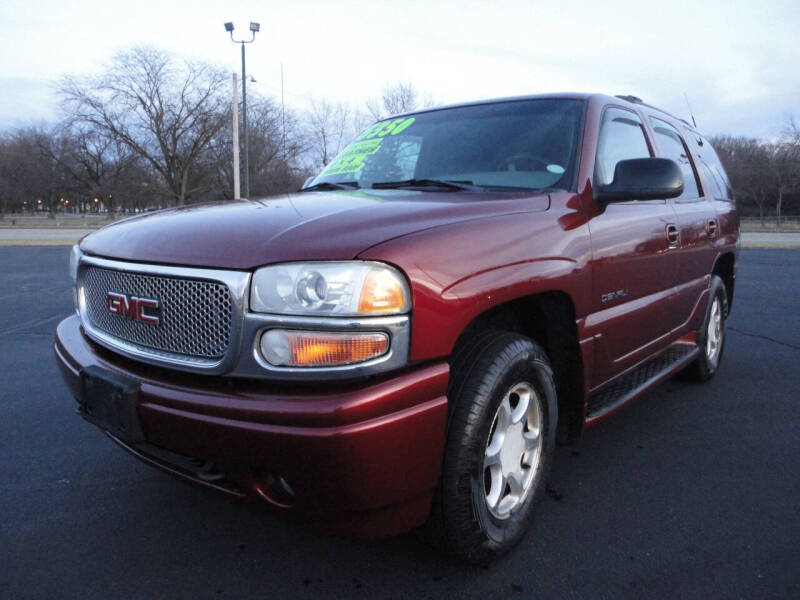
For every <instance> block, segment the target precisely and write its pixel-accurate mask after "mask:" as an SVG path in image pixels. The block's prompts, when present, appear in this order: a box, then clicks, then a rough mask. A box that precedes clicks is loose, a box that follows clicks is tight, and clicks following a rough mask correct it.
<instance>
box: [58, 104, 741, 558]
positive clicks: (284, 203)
mask: <svg viewBox="0 0 800 600" xmlns="http://www.w3.org/2000/svg"><path fill="white" fill-rule="evenodd" d="M738 246H739V234H738V219H737V215H736V211H735V208H734V204H733V202H732V198H731V190H730V186H729V182H728V178H727V176H726V174H725V172H724V170H723V168H722V166H721V164H720V161H719V159H718V157H717V155H716V153H715V152H714V149H713V148H712V147H711V144H709V142H708V140H707V139H705V138H704V137H703V136H702V135H701V134H700V133H698V132H697V131H696V130H695V128H693V127H692V126H690V125H689V124H687V123H686V122H684V121H681V120H679V119H676V118H674V117H672V116H670V115H669V114H667V113H665V112H663V111H660V110H658V109H655V108H653V107H651V106H648V105H646V104H644V103H642V102H641V101H640V100H639V99H637V98H634V97H630V96H628V97H608V96H602V95H582V94H569V95H551V96H531V97H522V98H512V99H503V100H492V101H486V102H476V103H470V104H463V105H457V106H451V107H446V108H439V109H432V110H424V111H420V112H415V113H409V114H405V115H400V116H397V117H394V118H391V119H388V120H385V121H381V122H379V123H376V124H375V125H373V126H372V127H370V128H369V129H367V130H366V131H365V132H364V133H362V134H361V136H359V137H358V139H356V141H354V142H353V143H352V144H351V145H350V146H348V147H347V148H346V149H345V150H344V151H343V152H342V154H341V155H339V156H338V157H337V158H336V159H335V160H334V161H333V162H332V163H331V164H329V165H328V166H327V168H326V169H325V170H324V171H323V172H322V173H321V174H320V175H319V176H318V177H316V178H315V179H313V180H312V181H310V182H307V185H306V186H305V187H304V188H303V189H302V190H301V191H300V192H298V193H296V194H290V195H282V196H276V197H272V198H265V199H258V200H249V201H241V202H232V203H224V204H214V205H201V206H188V207H185V208H178V209H175V210H167V211H162V212H157V213H152V214H149V215H146V216H138V217H133V218H131V219H127V220H125V221H122V222H119V223H115V224H113V225H110V226H108V227H105V228H103V229H101V230H99V231H97V232H95V233H92V234H90V235H88V236H86V237H85V238H84V239H83V240H82V241H81V243H80V244H79V245H78V246H76V247H75V248H74V249H73V252H72V258H71V271H72V277H73V279H74V281H75V301H76V312H77V314H75V315H73V316H71V317H68V318H67V319H65V320H64V321H63V322H62V323H61V324H60V325H59V327H58V331H57V333H56V340H55V353H56V356H57V360H58V364H59V366H60V367H61V371H62V372H63V375H64V378H65V380H66V382H67V384H68V386H69V387H70V389H71V390H72V392H73V394H74V395H75V397H76V399H77V401H78V404H79V408H80V414H81V415H82V416H83V417H84V418H86V419H87V420H88V421H90V422H92V423H94V424H95V425H98V426H99V427H101V428H102V429H103V430H104V431H106V432H107V434H108V436H109V437H110V438H111V439H112V440H113V441H114V442H116V443H117V444H119V445H120V446H122V447H123V448H125V449H127V450H128V451H129V452H131V453H132V454H134V455H135V456H137V457H138V458H140V459H142V460H144V461H145V462H147V463H150V464H152V465H154V466H157V467H159V468H161V469H163V470H165V471H168V472H170V473H173V474H175V475H178V476H180V477H182V478H184V479H188V480H192V481H195V482H197V483H200V484H202V485H205V486H208V487H211V488H215V489H217V490H220V491H223V492H226V493H228V494H233V495H237V496H254V497H257V498H260V499H262V500H263V501H265V502H266V503H268V504H270V505H272V506H273V507H275V508H276V509H277V510H280V511H284V512H286V513H287V514H294V515H297V516H299V517H301V518H302V519H303V520H304V521H306V522H311V523H313V524H314V525H315V526H316V527H319V528H321V529H324V530H326V531H330V532H336V533H346V534H351V535H360V536H367V537H374V536H383V535H390V534H396V533H398V532H402V531H407V530H410V529H412V528H416V527H419V526H420V525H423V524H426V529H427V531H428V532H429V533H430V534H431V536H432V538H433V539H435V540H437V541H438V542H439V543H440V544H441V545H442V546H443V547H444V548H445V549H447V550H449V551H451V552H453V553H455V554H456V555H457V556H459V557H460V558H462V559H464V560H468V561H473V562H477V561H485V560H488V559H490V558H491V557H493V556H494V555H497V554H499V553H502V552H504V551H506V550H508V549H509V548H511V547H512V546H513V545H514V544H515V543H516V542H517V541H518V540H519V539H520V538H521V536H522V535H523V533H524V532H525V530H526V528H527V527H528V524H529V522H530V520H531V518H532V516H533V513H534V505H535V504H536V501H537V499H538V498H539V497H540V496H541V495H542V493H543V491H544V489H545V480H546V478H547V475H548V470H549V468H550V464H551V462H552V459H553V449H554V445H555V441H556V439H557V438H560V439H563V440H568V439H572V438H575V437H577V436H579V435H580V433H581V431H582V430H583V428H584V427H586V426H588V425H591V424H593V423H596V422H598V421H600V420H601V419H603V418H605V417H606V416H608V415H610V414H611V413H613V412H614V411H615V410H617V409H618V408H619V407H621V406H622V405H624V404H625V403H626V402H628V401H630V400H631V399H633V398H635V397H636V396H638V395H640V394H641V393H642V392H644V391H645V390H647V389H649V388H650V387H652V386H653V385H655V384H657V383H658V382H660V381H662V380H664V379H666V378H667V377H669V376H671V375H673V374H674V373H678V372H682V373H683V374H685V375H686V376H687V377H689V378H691V379H694V380H697V381H705V380H707V379H709V378H711V377H712V376H713V375H714V373H715V372H716V370H717V368H718V366H719V362H720V359H721V357H722V351H723V347H724V343H725V319H726V317H727V316H728V313H729V311H730V307H731V302H732V300H733V290H734V280H735V277H736V266H737V253H738Z"/></svg>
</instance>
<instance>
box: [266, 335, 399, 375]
mask: <svg viewBox="0 0 800 600" xmlns="http://www.w3.org/2000/svg"><path fill="white" fill-rule="evenodd" d="M260 345H261V354H262V356H263V357H264V359H265V360H266V361H267V362H268V363H270V364H271V365H275V366H276V367H335V366H337V365H350V364H354V363H360V362H364V361H367V360H370V359H373V358H377V357H379V356H382V355H384V354H386V352H388V350H389V336H388V335H387V334H385V333H379V332H374V333H332V332H326V331H292V330H286V329H270V330H269V331H267V332H266V333H264V335H262V336H261V344H260Z"/></svg>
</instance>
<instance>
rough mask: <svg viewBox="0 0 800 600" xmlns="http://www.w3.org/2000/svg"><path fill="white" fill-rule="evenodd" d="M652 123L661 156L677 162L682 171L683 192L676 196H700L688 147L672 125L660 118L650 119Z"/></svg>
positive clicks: (689, 197) (690, 197)
mask: <svg viewBox="0 0 800 600" xmlns="http://www.w3.org/2000/svg"><path fill="white" fill-rule="evenodd" d="M650 122H651V123H652V124H653V130H654V131H655V134H656V137H655V142H656V146H658V150H659V152H660V153H661V156H662V157H664V158H669V159H671V160H674V161H675V162H676V163H678V166H679V167H680V168H681V173H683V193H682V194H681V195H680V196H679V197H678V198H679V199H681V198H688V199H692V198H697V197H698V196H700V193H699V192H698V188H697V175H696V173H695V172H694V166H693V165H692V161H691V159H690V158H689V149H688V148H687V147H686V144H685V143H684V141H683V138H682V137H681V136H680V134H679V133H678V130H677V129H675V128H674V127H673V126H672V125H670V124H669V123H667V122H666V121H662V120H661V119H652V118H651V119H650Z"/></svg>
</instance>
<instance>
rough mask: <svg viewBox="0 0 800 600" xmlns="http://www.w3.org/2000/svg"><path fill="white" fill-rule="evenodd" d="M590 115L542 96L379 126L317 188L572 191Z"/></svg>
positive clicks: (577, 104)
mask: <svg viewBox="0 0 800 600" xmlns="http://www.w3.org/2000/svg"><path fill="white" fill-rule="evenodd" d="M583 110H584V103H583V101H581V100H569V99H536V100H520V101H508V102H499V103H496V104H481V105H476V106H464V107H460V108H450V109H444V110H434V111H430V112H424V113H419V114H415V115H411V116H408V117H399V118H395V119H388V120H385V121H379V122H378V123H376V124H375V125H373V126H372V127H369V128H368V129H367V130H366V131H364V132H363V133H362V134H361V135H360V136H358V138H356V140H355V141H354V142H353V143H352V144H350V145H349V146H347V148H345V149H344V150H343V151H342V152H341V154H339V155H338V156H337V157H336V158H335V159H334V160H333V161H332V162H331V163H330V164H329V165H328V166H327V167H326V168H325V170H324V171H323V172H322V173H321V174H320V175H319V176H318V177H316V178H315V179H314V180H313V181H312V182H310V184H309V187H310V186H320V188H327V189H336V187H339V188H343V187H344V186H343V185H339V186H334V185H328V186H325V185H320V184H346V185H347V187H355V186H356V185H357V186H358V187H372V185H373V184H385V183H392V182H397V183H398V184H403V185H409V186H411V185H415V184H416V185H431V184H433V183H434V182H435V181H437V180H438V181H450V182H457V183H461V184H470V185H474V186H481V187H489V188H531V189H543V188H563V189H570V188H571V187H572V181H573V175H574V171H575V165H576V161H577V156H576V155H577V145H578V138H579V130H580V126H581V122H582V116H583ZM409 182H411V183H409ZM398 187H399V186H398ZM464 189H467V188H466V186H464Z"/></svg>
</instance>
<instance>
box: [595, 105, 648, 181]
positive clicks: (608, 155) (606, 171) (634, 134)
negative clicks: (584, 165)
mask: <svg viewBox="0 0 800 600" xmlns="http://www.w3.org/2000/svg"><path fill="white" fill-rule="evenodd" d="M650 156H651V154H650V147H649V146H648V145H647V138H646V137H645V135H644V129H643V128H642V122H641V121H640V120H639V117H638V116H636V113H633V112H631V111H628V110H624V109H621V108H609V109H607V110H606V112H605V114H604V115H603V122H602V124H601V125H600V139H599V141H598V142H597V160H596V162H595V175H594V178H595V185H608V184H609V183H611V181H612V180H613V179H614V169H615V167H616V166H617V163H618V162H619V161H621V160H628V159H630V158H649V157H650Z"/></svg>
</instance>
